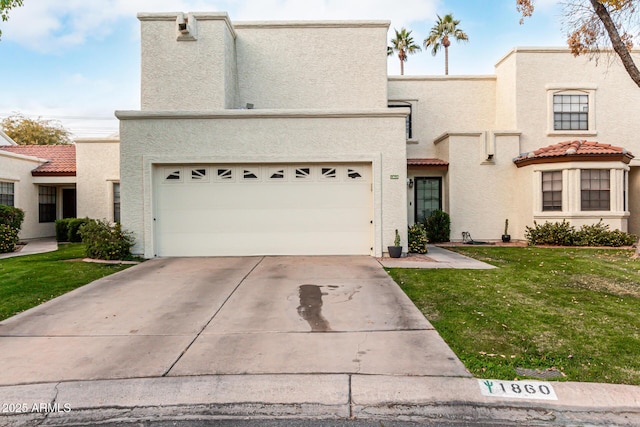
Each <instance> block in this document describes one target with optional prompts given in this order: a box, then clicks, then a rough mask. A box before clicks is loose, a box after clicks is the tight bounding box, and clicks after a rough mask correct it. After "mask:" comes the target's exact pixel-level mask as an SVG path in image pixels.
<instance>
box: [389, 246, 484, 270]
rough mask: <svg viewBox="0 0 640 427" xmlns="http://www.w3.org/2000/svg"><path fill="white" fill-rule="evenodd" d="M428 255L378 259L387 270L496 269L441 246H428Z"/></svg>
mask: <svg viewBox="0 0 640 427" xmlns="http://www.w3.org/2000/svg"><path fill="white" fill-rule="evenodd" d="M427 248H428V253H427V254H426V255H414V254H411V255H410V256H408V257H402V258H378V261H379V262H380V264H382V266H383V267H386V268H423V269H427V268H454V269H468V270H490V269H493V268H496V267H495V266H493V265H491V264H487V263H486V262H482V261H478V260H477V259H473V258H470V257H468V256H465V255H462V254H459V253H457V252H453V251H450V250H447V249H444V248H441V247H439V246H434V245H427Z"/></svg>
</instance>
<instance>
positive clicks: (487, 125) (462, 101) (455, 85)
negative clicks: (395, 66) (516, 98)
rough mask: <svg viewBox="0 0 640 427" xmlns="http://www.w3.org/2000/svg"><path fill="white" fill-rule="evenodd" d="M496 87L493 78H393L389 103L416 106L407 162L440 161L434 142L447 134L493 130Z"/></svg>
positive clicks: (390, 79)
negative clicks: (404, 101)
mask: <svg viewBox="0 0 640 427" xmlns="http://www.w3.org/2000/svg"><path fill="white" fill-rule="evenodd" d="M495 86H496V81H495V77H493V76H451V77H447V76H394V77H390V78H389V100H391V101H402V100H406V101H410V102H411V103H412V106H413V107H412V110H413V111H412V115H413V120H412V121H413V137H412V140H411V141H409V142H408V145H407V156H408V158H425V157H426V158H428V157H437V155H436V151H437V149H436V147H435V146H434V144H433V141H434V140H435V139H436V138H438V137H439V136H440V135H442V134H443V133H445V132H449V131H452V132H468V131H484V130H488V129H494V120H495V105H496V99H495ZM443 160H445V159H443Z"/></svg>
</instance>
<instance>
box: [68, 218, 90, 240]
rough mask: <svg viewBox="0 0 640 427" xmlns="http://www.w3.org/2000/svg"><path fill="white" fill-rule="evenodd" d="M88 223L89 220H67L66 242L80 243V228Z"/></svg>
mask: <svg viewBox="0 0 640 427" xmlns="http://www.w3.org/2000/svg"><path fill="white" fill-rule="evenodd" d="M88 222H89V218H69V219H68V223H67V224H68V225H67V227H68V230H67V241H68V242H71V243H79V242H82V236H81V235H80V227H82V226H83V225H85V224H86V223H88Z"/></svg>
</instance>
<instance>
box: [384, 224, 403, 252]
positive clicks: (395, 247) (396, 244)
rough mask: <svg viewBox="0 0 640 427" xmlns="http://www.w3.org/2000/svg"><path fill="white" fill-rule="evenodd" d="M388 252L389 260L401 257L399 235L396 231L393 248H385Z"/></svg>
mask: <svg viewBox="0 0 640 427" xmlns="http://www.w3.org/2000/svg"><path fill="white" fill-rule="evenodd" d="M387 249H388V250H389V256H390V257H391V258H400V256H401V255H402V246H401V245H400V234H399V233H398V229H396V238H395V239H394V240H393V246H387Z"/></svg>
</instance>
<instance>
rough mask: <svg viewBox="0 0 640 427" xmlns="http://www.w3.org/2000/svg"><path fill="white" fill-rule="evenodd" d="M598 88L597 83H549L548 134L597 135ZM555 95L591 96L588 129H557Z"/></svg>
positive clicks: (547, 88) (547, 87)
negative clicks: (554, 110)
mask: <svg viewBox="0 0 640 427" xmlns="http://www.w3.org/2000/svg"><path fill="white" fill-rule="evenodd" d="M596 89H597V86H595V85H581V86H576V85H556V84H554V85H547V86H546V90H547V136H596V135H598V131H597V129H596V102H595V101H596ZM554 95H587V96H588V97H589V100H588V102H589V114H588V118H587V120H588V127H589V128H588V129H587V130H555V129H554V128H553V126H554V114H553V96H554Z"/></svg>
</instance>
